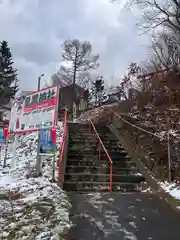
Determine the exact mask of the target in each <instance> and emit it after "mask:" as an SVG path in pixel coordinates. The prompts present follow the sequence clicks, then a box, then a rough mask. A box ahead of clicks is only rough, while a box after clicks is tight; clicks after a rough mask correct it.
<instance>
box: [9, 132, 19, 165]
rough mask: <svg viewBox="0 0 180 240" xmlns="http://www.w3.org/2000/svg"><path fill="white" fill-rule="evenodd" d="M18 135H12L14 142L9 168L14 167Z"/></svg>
mask: <svg viewBox="0 0 180 240" xmlns="http://www.w3.org/2000/svg"><path fill="white" fill-rule="evenodd" d="M17 138H18V135H17V134H15V136H14V142H13V149H12V162H11V168H15V167H16V143H17V140H18V139H17Z"/></svg>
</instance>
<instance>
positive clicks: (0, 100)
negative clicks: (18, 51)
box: [0, 41, 18, 106]
mask: <svg viewBox="0 0 180 240" xmlns="http://www.w3.org/2000/svg"><path fill="white" fill-rule="evenodd" d="M17 90H18V80H17V70H16V69H14V68H13V60H12V54H11V50H10V48H9V47H8V42H7V41H2V42H0V106H3V105H5V104H7V103H9V101H10V100H11V99H12V98H14V96H15V94H16V92H17Z"/></svg>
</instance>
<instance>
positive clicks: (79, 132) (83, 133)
mask: <svg viewBox="0 0 180 240" xmlns="http://www.w3.org/2000/svg"><path fill="white" fill-rule="evenodd" d="M96 129H97V132H98V134H99V136H100V137H101V139H102V141H103V143H104V146H105V147H106V149H107V151H108V153H109V155H110V157H111V159H112V161H113V191H122V192H128V191H130V192H132V191H138V190H139V189H140V188H141V187H142V183H143V182H144V178H143V177H142V176H141V175H140V174H139V173H138V171H137V169H136V165H135V163H133V162H132V161H131V159H130V158H129V157H128V155H127V153H126V151H124V149H123V147H122V146H118V141H117V140H116V139H115V137H114V136H113V134H112V133H110V131H109V130H108V128H107V127H105V126H98V125H97V126H96ZM109 172H110V170H109V160H108V158H107V156H106V154H105V152H104V150H103V149H102V147H101V150H100V159H99V141H98V140H97V138H96V135H95V133H93V132H90V130H89V125H88V124H80V123H69V139H68V153H67V163H66V171H65V178H64V189H65V190H67V191H78V192H92V191H109V182H110V175H109Z"/></svg>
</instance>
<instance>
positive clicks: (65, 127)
mask: <svg viewBox="0 0 180 240" xmlns="http://www.w3.org/2000/svg"><path fill="white" fill-rule="evenodd" d="M66 139H67V108H65V113H64V131H63V136H62V142H61V146H60V148H59V163H58V185H60V184H61V165H62V160H63V153H64V149H65V142H66Z"/></svg>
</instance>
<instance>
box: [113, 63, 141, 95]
mask: <svg viewBox="0 0 180 240" xmlns="http://www.w3.org/2000/svg"><path fill="white" fill-rule="evenodd" d="M139 71H140V67H139V66H138V64H137V63H131V64H130V65H129V67H128V73H127V75H125V76H124V77H123V78H122V79H121V81H120V84H119V86H117V87H116V88H117V90H118V91H119V93H120V95H121V97H122V98H124V99H128V95H129V89H132V86H133V83H132V77H134V76H136V75H137V74H138V72H139Z"/></svg>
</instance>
